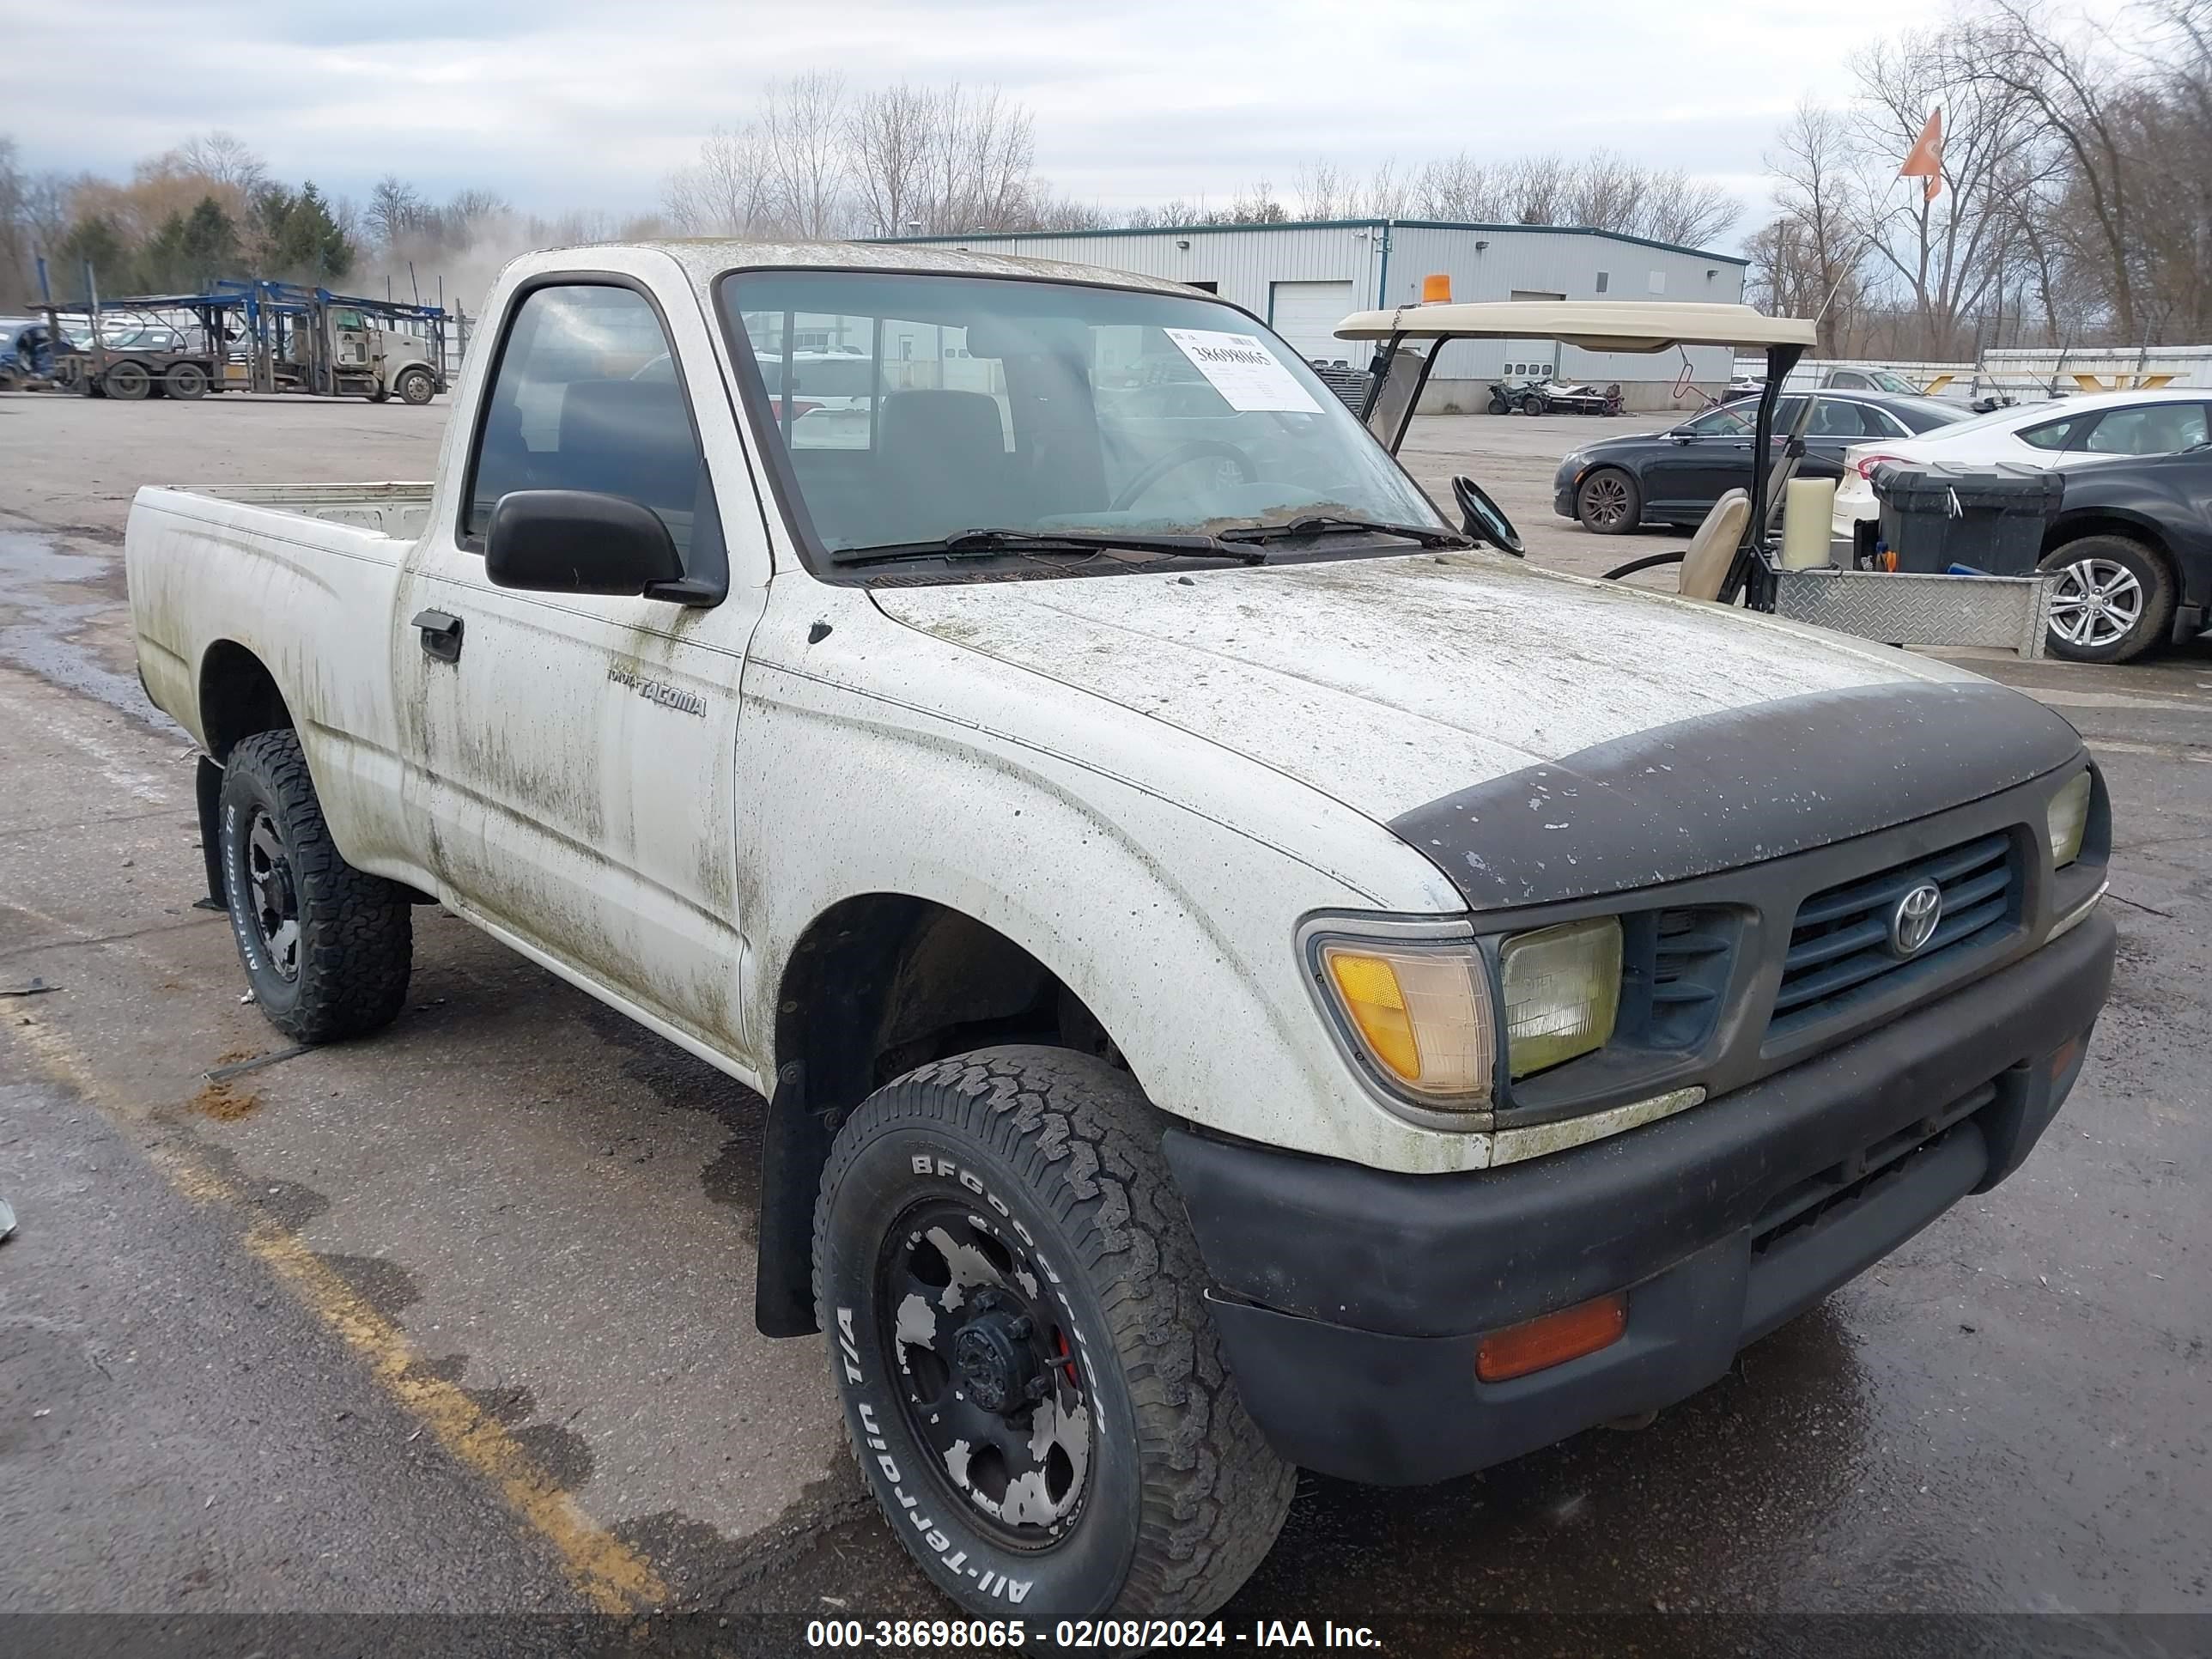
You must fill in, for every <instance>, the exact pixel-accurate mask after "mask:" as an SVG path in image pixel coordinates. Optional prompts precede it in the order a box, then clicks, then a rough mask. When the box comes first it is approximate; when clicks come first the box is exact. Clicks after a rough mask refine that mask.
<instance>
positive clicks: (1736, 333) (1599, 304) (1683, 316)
mask: <svg viewBox="0 0 2212 1659" xmlns="http://www.w3.org/2000/svg"><path fill="white" fill-rule="evenodd" d="M1336 332H1337V337H1338V338H1340V339H1345V340H1388V339H1391V338H1393V337H1395V338H1398V339H1403V340H1522V339H1545V340H1560V341H1564V342H1565V343H1567V344H1568V345H1571V346H1579V347H1581V348H1582V349H1583V350H1585V351H1664V350H1666V349H1668V348H1669V347H1670V346H1678V345H1723V346H1808V345H1811V344H1812V343H1813V338H1814V336H1813V325H1812V324H1811V323H1809V322H1808V321H1806V320H1805V319H1802V318H1798V317H1768V316H1765V315H1763V314H1761V313H1759V312H1756V311H1753V309H1752V308H1751V307H1749V306H1739V305H1713V304H1710V303H1705V302H1697V301H1665V300H1479V301H1468V302H1466V303H1464V304H1461V303H1457V302H1454V301H1444V302H1443V303H1442V304H1437V305H1425V306H1400V307H1397V309H1395V310H1394V311H1362V312H1359V313H1356V314H1354V315H1352V316H1350V317H1347V318H1346V319H1344V320H1343V321H1342V322H1340V323H1339V324H1338V325H1336Z"/></svg>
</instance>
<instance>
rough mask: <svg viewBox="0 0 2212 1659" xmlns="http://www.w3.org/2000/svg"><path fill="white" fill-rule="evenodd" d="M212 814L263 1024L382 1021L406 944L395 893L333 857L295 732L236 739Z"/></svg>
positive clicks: (329, 1028)
mask: <svg viewBox="0 0 2212 1659" xmlns="http://www.w3.org/2000/svg"><path fill="white" fill-rule="evenodd" d="M217 822H218V823H219V824H220V826H221V835H222V848H221V851H222V884H223V893H224V896H225V898H226V899H227V900H228V905H229V909H230V931H231V933H232V935H233V937H234V938H235V939H237V941H238V955H239V960H240V962H242V963H244V964H245V967H246V980H247V982H248V983H250V984H251V985H252V987H253V1000H254V1001H255V1002H257V1003H258V1004H259V1005H260V1008H261V1012H262V1013H263V1014H264V1015H265V1016H267V1018H268V1020H269V1023H270V1024H272V1025H274V1026H275V1027H276V1029H277V1030H280V1031H282V1032H283V1033H284V1034H285V1035H286V1036H289V1037H291V1038H292V1039H293V1040H294V1041H295V1042H335V1041H337V1039H338V1038H340V1037H349V1036H361V1035H362V1034H363V1033H364V1032H368V1031H374V1030H376V1029H377V1028H378V1027H380V1026H382V1025H386V1024H390V1023H391V1021H392V1017H393V1016H394V1015H396V1014H397V1013H398V1012H399V1010H400V1007H401V1006H402V1005H403V1004H404V1002H405V1001H406V1000H407V971H408V966H409V963H410V957H411V956H412V954H413V950H414V940H415V931H414V929H415V924H414V920H413V916H412V914H411V912H410V910H409V908H408V896H407V893H406V890H405V889H404V888H402V887H399V886H398V885H396V884H393V883H392V882H388V881H386V880H385V879H384V878H382V877H380V876H372V875H368V874H365V873H364V872H362V871H359V870H356V869H355V868H354V867H353V866H351V865H349V864H348V863H347V862H346V861H345V860H344V859H343V858H342V857H340V856H339V854H338V849H337V846H336V845H335V844H334V843H333V842H331V833H330V831H329V829H326V828H325V826H324V823H323V809H322V806H321V804H320V803H319V802H318V801H317V800H316V799H315V786H314V784H313V781H312V780H310V779H309V777H308V776H307V757H305V756H304V755H302V754H301V752H300V739H299V738H298V737H297V736H296V735H295V733H293V732H256V733H254V735H253V736H252V737H250V738H241V739H240V741H239V744H238V746H237V747H236V748H235V749H233V750H231V751H230V758H229V759H228V761H227V762H225V763H224V765H223V772H222V800H221V804H220V807H219V816H218V818H217Z"/></svg>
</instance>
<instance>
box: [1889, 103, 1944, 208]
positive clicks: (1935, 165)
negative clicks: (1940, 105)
mask: <svg viewBox="0 0 2212 1659" xmlns="http://www.w3.org/2000/svg"><path fill="white" fill-rule="evenodd" d="M1897 176H1898V177H1899V178H1900V179H1926V180H1927V181H1928V199H1929V201H1931V202H1932V201H1934V200H1935V199H1936V191H1940V190H1942V188H1943V112H1942V110H1940V109H1939V110H1937V111H1936V112H1935V113H1934V114H1933V115H1931V116H1929V118H1928V125H1926V126H1924V127H1923V128H1921V129H1920V136H1919V137H1917V138H1916V139H1914V140H1913V141H1912V149H1911V151H1910V152H1908V153H1907V155H1905V165H1904V166H1903V167H1899V168H1898V170H1897Z"/></svg>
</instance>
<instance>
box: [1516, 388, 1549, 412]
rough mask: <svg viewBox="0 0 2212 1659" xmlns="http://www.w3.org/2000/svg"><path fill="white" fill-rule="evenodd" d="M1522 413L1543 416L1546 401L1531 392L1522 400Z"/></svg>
mask: <svg viewBox="0 0 2212 1659" xmlns="http://www.w3.org/2000/svg"><path fill="white" fill-rule="evenodd" d="M1521 412H1522V414H1523V415H1541V414H1542V413H1543V412H1544V400H1543V399H1542V398H1539V397H1538V396H1536V394H1535V393H1534V392H1530V393H1529V394H1528V396H1527V397H1525V398H1522V400H1521Z"/></svg>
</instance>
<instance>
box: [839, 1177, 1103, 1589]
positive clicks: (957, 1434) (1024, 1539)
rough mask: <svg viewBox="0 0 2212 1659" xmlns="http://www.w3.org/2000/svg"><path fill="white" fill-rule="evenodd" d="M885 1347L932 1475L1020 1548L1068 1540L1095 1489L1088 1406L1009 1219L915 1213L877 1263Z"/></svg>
mask: <svg viewBox="0 0 2212 1659" xmlns="http://www.w3.org/2000/svg"><path fill="white" fill-rule="evenodd" d="M876 1291H877V1296H876V1306H877V1310H878V1318H879V1320H880V1322H881V1326H882V1332H883V1341H884V1352H886V1353H888V1354H889V1355H890V1356H891V1358H892V1361H893V1364H894V1365H895V1366H896V1370H897V1377H896V1390H897V1394H898V1399H899V1408H900V1411H901V1412H902V1414H903V1415H904V1417H905V1419H906V1425H907V1429H908V1432H909V1433H911V1434H912V1435H913V1436H914V1438H915V1443H917V1444H918V1445H919V1446H920V1447H921V1452H922V1461H923V1462H924V1463H925V1464H926V1465H927V1467H928V1469H929V1474H930V1478H931V1480H933V1482H934V1483H935V1484H936V1485H937V1486H938V1487H939V1489H940V1490H941V1491H942V1492H944V1493H945V1495H946V1496H947V1497H949V1498H951V1499H953V1500H954V1501H955V1502H956V1503H957V1504H961V1505H962V1506H963V1512H964V1513H965V1514H966V1515H967V1516H968V1518H969V1521H970V1522H973V1523H974V1524H975V1527H976V1528H977V1529H978V1530H979V1531H981V1532H982V1533H984V1534H986V1535H987V1536H988V1537H989V1538H991V1539H992V1540H993V1541H995V1542H997V1543H1000V1544H1002V1545H1004V1546H1005V1547H1007V1548H1009V1549H1014V1550H1030V1551H1035V1550H1045V1549H1049V1548H1051V1547H1053V1546H1054V1545H1055V1544H1057V1543H1059V1542H1060V1541H1062V1540H1064V1539H1066V1538H1067V1537H1068V1536H1069V1535H1070V1534H1072V1533H1073V1530H1074V1528H1075V1525H1076V1522H1078V1521H1079V1519H1080V1518H1081V1516H1082V1513H1083V1508H1084V1504H1085V1499H1086V1498H1088V1496H1089V1492H1090V1484H1091V1483H1090V1480H1089V1476H1090V1469H1091V1435H1092V1429H1093V1413H1092V1409H1091V1400H1090V1397H1089V1395H1087V1393H1086V1392H1085V1388H1084V1385H1083V1380H1082V1379H1083V1367H1082V1361H1081V1358H1080V1351H1079V1345H1078V1342H1077V1340H1076V1337H1075V1335H1074V1332H1073V1319H1072V1317H1071V1316H1070V1314H1069V1312H1068V1310H1067V1307H1066V1304H1065V1303H1063V1302H1062V1301H1061V1300H1060V1297H1059V1296H1058V1294H1057V1292H1056V1291H1054V1289H1053V1288H1052V1284H1051V1279H1050V1277H1049V1276H1048V1274H1047V1273H1045V1272H1044V1271H1043V1270H1042V1268H1041V1267H1040V1266H1039V1264H1038V1261H1037V1260H1036V1254H1035V1252H1034V1251H1033V1250H1031V1249H1030V1247H1029V1246H1028V1245H1026V1244H1024V1243H1023V1242H1022V1240H1021V1238H1020V1237H1019V1236H1018V1234H1017V1233H1016V1232H1015V1231H1014V1230H1013V1229H1012V1227H1011V1226H1009V1225H1006V1223H1005V1222H1004V1221H1003V1219H1000V1218H994V1217H991V1216H988V1215H986V1214H984V1213H982V1212H980V1211H979V1210H976V1209H974V1208H970V1207H969V1206H966V1205H963V1204H960V1203H957V1202H956V1201H954V1200H951V1199H933V1200H927V1201H925V1202H923V1203H921V1204H918V1205H916V1206H914V1207H913V1208H911V1209H909V1210H908V1211H907V1212H906V1213H905V1214H904V1215H902V1217H901V1218H899V1220H898V1223H897V1225H895V1226H893V1227H892V1228H891V1229H890V1231H888V1232H887V1233H886V1234H885V1235H884V1243H883V1247H882V1249H881V1251H880V1253H879V1254H878V1260H877V1266H876Z"/></svg>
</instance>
